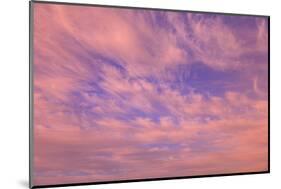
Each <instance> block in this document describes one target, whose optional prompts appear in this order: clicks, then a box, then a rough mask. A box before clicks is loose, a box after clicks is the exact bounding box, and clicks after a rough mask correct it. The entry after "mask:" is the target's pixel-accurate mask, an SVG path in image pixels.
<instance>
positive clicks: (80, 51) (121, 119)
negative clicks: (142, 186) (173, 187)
mask: <svg viewBox="0 0 281 189" xmlns="http://www.w3.org/2000/svg"><path fill="white" fill-rule="evenodd" d="M267 57H268V29H267V18H265V17H253V16H251V17H250V16H229V15H225V16H224V15H215V14H199V13H185V12H167V11H153V10H140V9H131V10H130V9H117V8H102V7H86V6H67V5H55V4H40V3H34V168H33V176H34V177H33V178H34V179H33V184H34V185H49V184H67V183H80V182H97V181H112V180H122V179H138V178H140V179H144V178H159V177H176V176H192V175H205V174H220V173H237V172H253V171H266V170H267V169H268V165H267V161H268V159H267V158H268V157H267V153H268V148H267V146H268V143H267V137H268V136H267V134H268V130H267V129H268V109H267V107H268V100H267V99H268V84H267V83H268V60H267Z"/></svg>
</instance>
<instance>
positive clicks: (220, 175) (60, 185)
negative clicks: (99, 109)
mask: <svg viewBox="0 0 281 189" xmlns="http://www.w3.org/2000/svg"><path fill="white" fill-rule="evenodd" d="M34 3H37V4H38V3H40V4H56V5H70V6H88V7H108V8H119V9H142V10H156V11H157V10H158V11H172V12H189V13H201V14H216V15H232V16H253V17H263V18H267V20H268V162H267V163H268V167H267V170H266V171H257V172H238V173H223V174H209V175H194V176H178V177H161V178H143V179H128V180H112V181H98V182H84V183H67V184H52V185H33V184H32V170H33V155H34V154H33V108H34V107H33V37H34V35H33V23H34V22H33V21H34V20H33V6H32V5H33V4H34ZM267 173H270V16H268V15H253V14H239V13H222V12H205V11H191V10H178V9H163V8H148V7H132V6H120V5H101V4H89V3H67V2H56V1H40V0H31V1H29V188H51V187H66V186H83V185H97V184H113V183H130V182H142V181H161V180H174V179H188V178H210V177H222V176H238V175H253V174H267Z"/></svg>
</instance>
